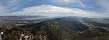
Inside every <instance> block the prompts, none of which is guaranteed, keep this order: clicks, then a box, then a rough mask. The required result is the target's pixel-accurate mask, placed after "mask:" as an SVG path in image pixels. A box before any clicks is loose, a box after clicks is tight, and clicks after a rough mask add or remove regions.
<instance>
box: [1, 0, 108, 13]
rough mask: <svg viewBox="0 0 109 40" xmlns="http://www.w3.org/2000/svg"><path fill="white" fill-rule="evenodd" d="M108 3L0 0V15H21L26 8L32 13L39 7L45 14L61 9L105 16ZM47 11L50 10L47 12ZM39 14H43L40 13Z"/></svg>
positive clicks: (102, 0)
mask: <svg viewBox="0 0 109 40" xmlns="http://www.w3.org/2000/svg"><path fill="white" fill-rule="evenodd" d="M108 2H109V0H0V13H1V15H4V14H17V13H18V14H23V13H24V12H23V11H25V12H26V11H27V10H29V9H28V8H30V9H31V10H29V11H34V8H36V9H39V7H40V6H41V7H43V8H40V9H41V10H44V12H45V10H46V11H47V13H54V11H55V12H57V11H58V10H57V9H55V8H59V10H61V9H63V11H67V10H69V11H71V10H77V11H78V12H79V11H81V10H82V12H83V11H85V12H86V13H87V11H88V14H92V13H91V12H93V14H94V13H98V14H101V13H105V14H106V13H108V10H109V8H108V7H109V5H108V4H109V3H108ZM37 7H38V8H37ZM45 7H46V8H45ZM54 7H55V8H54ZM40 9H39V10H40ZM48 9H50V10H49V11H48ZM64 9H65V10H64ZM39 10H38V11H39ZM41 10H40V11H41ZM51 11H52V12H51ZM63 11H59V13H63ZM69 11H68V12H69ZM19 12H20V13H19ZM22 12H23V13H22ZM68 12H67V13H68ZM78 12H77V13H78ZM82 12H81V13H82ZM30 13H34V12H30ZM35 13H36V14H38V13H39V12H38V13H37V10H36V12H35ZM41 13H43V12H42V11H41ZM59 13H57V14H59ZM65 13H66V12H65ZM70 13H71V12H70Z"/></svg>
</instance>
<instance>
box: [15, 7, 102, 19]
mask: <svg viewBox="0 0 109 40" xmlns="http://www.w3.org/2000/svg"><path fill="white" fill-rule="evenodd" d="M20 13H22V14H24V15H26V14H27V15H44V16H83V17H97V16H101V15H100V14H97V13H94V12H89V11H84V10H80V9H77V8H65V7H57V6H52V5H40V6H33V7H28V8H24V9H22V10H21V11H18V12H13V14H20ZM22 14H20V15H22Z"/></svg>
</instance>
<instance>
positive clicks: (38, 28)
mask: <svg viewBox="0 0 109 40" xmlns="http://www.w3.org/2000/svg"><path fill="white" fill-rule="evenodd" d="M18 18H19V17H18ZM26 18H31V17H26ZM32 18H34V17H33V16H32ZM35 18H37V17H35ZM35 20H37V19H34V21H33V20H32V21H33V22H30V21H31V20H29V21H28V22H30V23H28V24H25V25H19V26H15V27H12V26H10V27H12V28H10V29H7V30H8V31H7V30H6V29H4V28H1V29H2V30H5V32H6V31H7V32H9V33H8V35H6V34H5V36H7V37H9V38H10V39H9V40H12V38H11V37H13V36H14V37H13V39H14V38H15V37H18V36H17V35H12V33H13V32H19V33H18V34H22V32H23V34H25V33H26V32H29V33H31V35H33V40H38V39H40V38H39V35H43V36H45V35H46V40H109V23H108V22H109V19H108V18H105V19H104V18H86V17H76V16H69V17H61V18H51V19H50V18H46V20H44V19H40V20H43V21H40V22H37V23H34V22H35ZM20 21H21V20H20ZM104 21H105V22H104ZM17 22H19V21H17ZM21 23H23V21H22V22H21ZM14 24H16V23H14ZM2 30H1V31H2ZM29 33H27V34H29ZM9 35H12V36H9ZM4 39H5V40H6V38H4ZM15 39H16V38H15Z"/></svg>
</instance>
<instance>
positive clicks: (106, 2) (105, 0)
mask: <svg viewBox="0 0 109 40" xmlns="http://www.w3.org/2000/svg"><path fill="white" fill-rule="evenodd" d="M96 2H97V3H98V4H99V5H100V6H101V7H103V8H104V9H106V11H107V12H108V13H109V0H96Z"/></svg>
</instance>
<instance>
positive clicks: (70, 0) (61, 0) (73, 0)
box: [58, 0, 79, 3]
mask: <svg viewBox="0 0 109 40" xmlns="http://www.w3.org/2000/svg"><path fill="white" fill-rule="evenodd" d="M58 1H60V2H66V3H72V2H78V1H79V0H58Z"/></svg>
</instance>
